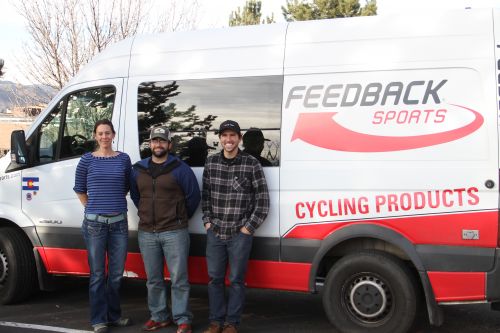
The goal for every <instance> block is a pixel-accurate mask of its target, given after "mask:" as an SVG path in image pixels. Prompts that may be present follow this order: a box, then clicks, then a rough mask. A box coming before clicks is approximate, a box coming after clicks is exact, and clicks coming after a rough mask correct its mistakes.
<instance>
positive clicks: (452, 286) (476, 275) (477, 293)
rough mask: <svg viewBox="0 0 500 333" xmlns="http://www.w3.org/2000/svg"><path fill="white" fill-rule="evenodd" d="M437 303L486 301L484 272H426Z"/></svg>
mask: <svg viewBox="0 0 500 333" xmlns="http://www.w3.org/2000/svg"><path fill="white" fill-rule="evenodd" d="M427 274H428V275H429V280H430V282H431V285H432V289H433V291H434V296H435V297H436V301H438V302H454V301H481V300H485V299H486V273H484V272H427Z"/></svg>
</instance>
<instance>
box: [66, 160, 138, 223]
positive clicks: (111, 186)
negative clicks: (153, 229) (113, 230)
mask: <svg viewBox="0 0 500 333" xmlns="http://www.w3.org/2000/svg"><path fill="white" fill-rule="evenodd" d="M131 167H132V166H131V162H130V157H129V156H128V155H127V154H125V153H122V152H120V153H119V154H118V155H116V156H112V157H98V156H94V155H92V153H87V154H84V155H83V156H82V158H81V159H80V162H79V163H78V166H77V167H76V174H75V186H74V187H73V190H74V191H75V192H76V193H85V194H87V196H88V201H87V205H86V206H85V213H91V214H114V213H124V212H126V211H127V200H126V198H125V197H126V195H127V192H128V191H129V189H130V170H131Z"/></svg>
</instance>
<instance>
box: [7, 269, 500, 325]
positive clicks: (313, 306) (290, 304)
mask: <svg viewBox="0 0 500 333" xmlns="http://www.w3.org/2000/svg"><path fill="white" fill-rule="evenodd" d="M87 283H88V280H87V279H84V278H76V279H75V278H64V279H61V280H60V282H59V286H58V290H56V291H52V292H39V293H38V294H37V295H35V296H33V297H32V298H30V299H29V300H28V301H25V302H23V303H22V304H16V305H8V306H0V333H53V332H66V333H86V332H92V328H91V326H90V325H89V323H88V318H89V309H88V294H87ZM146 295H147V292H146V286H145V281H142V280H125V281H124V283H123V288H122V309H123V314H124V316H129V317H131V318H132V319H133V320H134V322H135V324H134V325H133V326H131V327H125V328H113V329H111V330H110V332H111V333H118V332H120V333H131V332H136V333H137V332H140V331H141V326H142V324H143V323H144V322H145V321H146V320H147V319H148V318H149V313H148V310H147V304H146ZM190 304H191V310H192V311H193V314H194V320H193V332H195V333H199V332H202V331H203V330H204V329H205V328H206V325H207V324H208V319H207V314H208V299H207V288H206V286H192V291H191V299H190ZM443 309H444V315H445V322H444V324H443V326H441V327H439V328H435V327H430V326H429V325H428V323H427V318H426V316H425V314H421V315H420V316H419V319H418V321H417V323H416V325H415V327H414V328H413V329H412V331H411V333H457V332H460V333H485V332H486V333H489V332H500V312H496V311H491V310H490V308H489V305H488V304H474V305H460V306H446V307H443ZM158 332H159V333H174V332H175V327H168V328H165V329H162V330H159V331H158ZM240 332H241V333H253V332H272V333H285V332H297V333H305V332H320V333H321V332H330V333H336V331H335V330H334V329H333V328H332V326H331V325H330V323H329V322H328V320H327V319H326V317H325V315H324V313H323V308H322V304H321V295H311V294H305V293H293V292H280V291H273V290H259V289H248V291H247V302H246V307H245V311H244V315H243V320H242V326H241V329H240ZM388 333H390V332H388Z"/></svg>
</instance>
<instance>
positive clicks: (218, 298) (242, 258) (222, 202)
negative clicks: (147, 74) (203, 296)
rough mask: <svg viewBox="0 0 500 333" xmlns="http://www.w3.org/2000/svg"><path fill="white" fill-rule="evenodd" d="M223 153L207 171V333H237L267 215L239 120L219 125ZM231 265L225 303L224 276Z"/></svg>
mask: <svg viewBox="0 0 500 333" xmlns="http://www.w3.org/2000/svg"><path fill="white" fill-rule="evenodd" d="M219 140H220V144H221V147H222V151H221V153H220V154H214V155H211V156H209V157H208V159H207V162H206V164H205V169H204V171H203V190H202V209H203V224H204V225H205V229H206V230H207V251H206V255H207V266H208V275H209V278H210V280H209V283H208V300H209V308H210V309H209V320H210V325H209V327H208V329H207V330H206V331H205V333H221V332H223V333H236V332H237V330H238V326H239V324H240V321H241V314H242V311H243V305H244V303H245V275H246V270H247V263H248V258H249V256H250V250H251V248H252V238H253V233H254V232H255V230H256V229H257V228H258V227H259V226H260V225H261V224H262V222H264V220H265V218H266V217H267V214H268V211H269V192H268V189H267V183H266V178H265V176H264V172H263V170H262V166H261V165H260V163H259V161H257V159H255V158H254V157H252V156H251V155H249V154H248V153H245V152H243V151H241V150H240V149H239V147H238V146H239V144H240V142H241V130H240V126H239V124H238V123H237V122H235V121H232V120H226V121H224V122H223V123H222V124H221V125H220V127H219ZM228 264H229V267H230V274H229V282H230V286H229V292H228V300H227V304H226V299H225V296H224V295H225V292H224V291H225V285H224V277H225V274H226V267H227V265H228Z"/></svg>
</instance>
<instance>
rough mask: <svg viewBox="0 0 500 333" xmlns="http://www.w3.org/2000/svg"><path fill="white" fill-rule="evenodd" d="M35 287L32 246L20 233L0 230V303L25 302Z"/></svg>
mask: <svg viewBox="0 0 500 333" xmlns="http://www.w3.org/2000/svg"><path fill="white" fill-rule="evenodd" d="M36 287H37V275H36V267H35V258H34V254H33V246H32V245H31V244H30V242H29V241H28V240H27V239H26V237H24V235H22V233H21V232H20V231H17V230H15V229H13V228H0V303H1V304H12V303H17V302H20V301H22V300H25V299H26V298H28V297H29V296H30V295H31V294H32V293H33V291H35V290H36Z"/></svg>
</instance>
